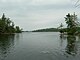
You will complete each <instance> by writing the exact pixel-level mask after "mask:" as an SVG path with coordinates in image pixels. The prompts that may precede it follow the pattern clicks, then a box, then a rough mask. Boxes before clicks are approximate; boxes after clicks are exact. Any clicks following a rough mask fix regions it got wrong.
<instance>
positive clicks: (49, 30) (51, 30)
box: [32, 28, 59, 32]
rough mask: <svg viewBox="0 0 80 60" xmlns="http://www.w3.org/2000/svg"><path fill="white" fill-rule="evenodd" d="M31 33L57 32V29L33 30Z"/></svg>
mask: <svg viewBox="0 0 80 60" xmlns="http://www.w3.org/2000/svg"><path fill="white" fill-rule="evenodd" d="M32 32H59V29H57V28H46V29H38V30H34V31H32Z"/></svg>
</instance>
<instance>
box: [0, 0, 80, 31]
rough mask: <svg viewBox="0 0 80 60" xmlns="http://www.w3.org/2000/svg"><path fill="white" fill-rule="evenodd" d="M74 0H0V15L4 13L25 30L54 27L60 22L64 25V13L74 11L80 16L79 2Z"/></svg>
mask: <svg viewBox="0 0 80 60" xmlns="http://www.w3.org/2000/svg"><path fill="white" fill-rule="evenodd" d="M76 2H77V0H0V16H2V14H3V13H5V15H6V17H9V18H10V19H11V20H12V21H13V22H14V23H15V25H18V26H20V27H21V28H23V30H25V31H26V30H27V31H31V30H36V29H43V28H56V27H58V26H59V25H60V24H61V23H63V25H64V27H65V26H66V23H65V19H64V17H65V16H66V14H68V13H71V14H73V13H74V12H75V13H76V14H77V15H78V18H79V16H80V6H78V5H79V3H80V2H78V3H77V4H76ZM76 6H77V7H76Z"/></svg>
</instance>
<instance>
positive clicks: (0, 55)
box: [0, 35, 14, 60]
mask: <svg viewBox="0 0 80 60" xmlns="http://www.w3.org/2000/svg"><path fill="white" fill-rule="evenodd" d="M13 46H14V35H0V60H3V59H5V57H7V55H8V53H10V50H11V49H12V47H13Z"/></svg>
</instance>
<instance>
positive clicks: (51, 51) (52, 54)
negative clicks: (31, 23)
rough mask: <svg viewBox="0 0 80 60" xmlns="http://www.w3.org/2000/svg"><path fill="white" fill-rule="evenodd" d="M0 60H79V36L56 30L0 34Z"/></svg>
mask: <svg viewBox="0 0 80 60" xmlns="http://www.w3.org/2000/svg"><path fill="white" fill-rule="evenodd" d="M0 60H80V36H61V35H60V33H58V32H34V33H33V32H23V33H20V34H15V35H7V36H6V35H1V36H0Z"/></svg>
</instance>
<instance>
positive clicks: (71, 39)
mask: <svg viewBox="0 0 80 60" xmlns="http://www.w3.org/2000/svg"><path fill="white" fill-rule="evenodd" d="M66 53H68V54H70V55H75V54H77V47H76V37H75V36H74V35H68V36H67V46H66Z"/></svg>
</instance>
